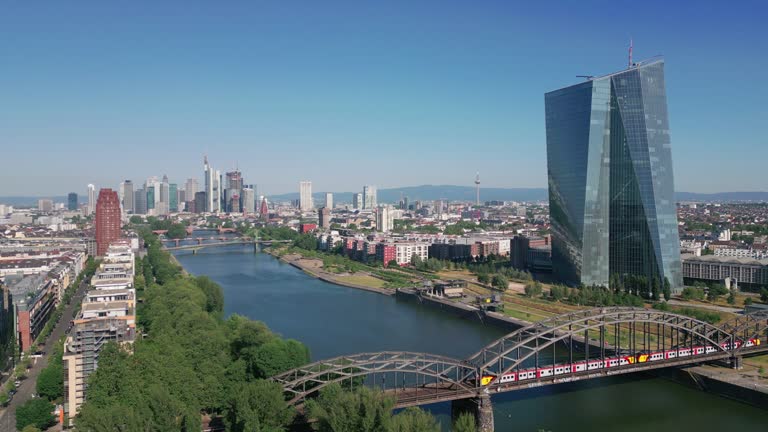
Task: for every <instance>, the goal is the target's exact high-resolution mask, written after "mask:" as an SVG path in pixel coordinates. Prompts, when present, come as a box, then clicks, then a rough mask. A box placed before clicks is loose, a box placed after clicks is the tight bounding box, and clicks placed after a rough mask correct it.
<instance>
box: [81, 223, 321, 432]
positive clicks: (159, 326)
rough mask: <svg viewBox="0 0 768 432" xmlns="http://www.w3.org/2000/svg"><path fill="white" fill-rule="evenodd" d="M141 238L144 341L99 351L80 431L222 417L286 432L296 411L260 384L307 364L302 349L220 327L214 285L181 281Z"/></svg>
mask: <svg viewBox="0 0 768 432" xmlns="http://www.w3.org/2000/svg"><path fill="white" fill-rule="evenodd" d="M143 237H144V239H145V241H146V244H147V246H148V252H147V255H146V257H145V258H144V259H142V260H140V263H139V264H138V265H137V270H139V271H140V274H141V276H142V279H143V281H142V283H143V285H144V289H143V297H144V298H143V303H142V307H141V308H140V310H139V313H138V322H139V325H140V328H141V332H139V333H143V334H145V335H146V337H145V338H138V339H137V340H136V342H134V344H133V346H132V347H126V346H119V345H117V344H115V343H110V344H107V345H105V346H104V347H103V348H102V350H101V353H100V356H99V368H98V369H97V370H96V371H95V372H94V373H93V374H92V375H91V377H90V380H89V383H88V400H87V402H86V403H85V404H84V405H83V407H82V408H81V412H80V415H79V416H78V419H77V428H78V430H82V431H93V432H100V431H104V432H106V431H114V430H120V431H137V432H138V431H145V430H162V431H188V430H200V429H201V414H210V415H212V416H221V417H222V418H223V419H224V422H225V423H226V426H227V428H228V430H231V431H237V432H240V431H257V432H258V431H279V430H284V429H285V427H286V426H287V425H288V424H289V423H290V421H291V420H292V418H293V416H294V412H293V410H292V409H289V408H288V407H287V406H286V405H285V403H284V400H283V394H282V389H281V387H280V386H279V385H277V384H275V383H272V382H269V381H266V380H265V378H267V377H269V376H272V375H274V374H276V373H279V372H282V371H285V370H288V369H291V368H293V367H297V366H299V365H301V364H305V363H307V362H308V361H309V351H308V349H307V348H306V347H305V346H304V345H303V344H301V343H300V342H297V341H294V340H286V339H282V338H281V337H279V336H278V335H276V334H274V333H272V332H271V331H270V330H269V328H267V326H266V325H265V324H263V323H261V322H257V321H252V320H249V319H247V318H244V317H241V316H237V315H233V316H231V317H230V318H228V319H224V318H223V305H224V303H223V294H222V292H221V287H220V286H219V285H217V284H216V283H214V282H213V281H211V280H210V279H208V278H207V277H192V276H187V275H184V274H183V273H182V271H181V269H180V268H179V267H178V266H176V265H174V264H173V263H172V262H171V260H170V256H169V255H168V253H167V252H165V251H163V250H161V249H160V245H159V242H158V241H157V238H156V237H155V236H153V235H152V234H151V233H148V232H144V233H143ZM137 279H138V278H137Z"/></svg>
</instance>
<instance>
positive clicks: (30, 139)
mask: <svg viewBox="0 0 768 432" xmlns="http://www.w3.org/2000/svg"><path fill="white" fill-rule="evenodd" d="M683 3H686V4H683ZM766 16H768V3H765V2H760V1H742V2H722V1H712V2H708V1H704V2H671V1H661V2H657V1H643V2H638V1H626V2H625V1H616V0H613V1H586V0H585V1H578V2H570V1H568V2H565V1H563V2H513V1H497V2H496V1H480V2H477V1H475V2H470V1H461V2H460V1H451V0H440V1H387V2H373V1H360V0H358V1H334V0H326V1H322V2H320V1H273V2H266V1H243V2H210V1H206V2H196V1H183V2H174V1H162V2H159V1H151V2H150V1H146V2H140V1H134V2H104V1H78V2H48V3H47V4H41V3H38V2H28V1H6V2H4V3H3V5H2V6H0V100H2V103H0V149H1V151H0V155H2V157H1V158H0V159H2V162H1V163H0V195H48V194H59V193H65V192H68V191H78V192H81V193H83V192H84V191H85V185H86V184H87V183H94V184H96V185H97V186H99V187H115V186H116V185H117V184H118V183H119V181H120V180H121V179H123V178H130V179H133V180H134V181H135V182H143V180H144V179H146V177H147V176H150V175H162V174H168V176H169V177H170V178H171V180H172V181H177V182H179V183H183V181H184V179H186V178H187V177H190V176H194V177H198V178H200V177H201V176H202V174H201V172H202V155H203V154H204V153H207V154H208V156H209V159H210V160H211V161H212V163H213V164H214V165H216V167H217V168H221V169H222V170H225V169H229V168H231V167H233V166H234V165H235V164H237V165H239V167H240V169H241V170H242V171H243V172H244V175H245V177H246V182H248V183H256V184H259V185H260V190H261V191H263V192H266V193H282V192H289V191H295V190H296V189H297V188H298V181H299V180H302V179H309V180H312V181H313V184H314V189H315V190H316V191H321V190H336V191H349V190H357V189H360V188H361V187H362V185H363V184H366V183H370V184H376V185H378V186H379V187H380V188H385V187H397V186H408V185H418V184H467V185H470V184H471V182H472V180H473V177H474V174H475V171H478V170H479V171H480V173H481V177H482V179H483V183H484V184H485V185H488V186H499V187H544V186H545V185H546V153H545V132H544V93H545V92H547V91H550V90H553V89H556V88H559V87H563V86H566V85H570V84H573V83H576V82H578V81H579V80H580V79H579V78H576V77H575V76H576V75H600V74H604V73H608V72H613V71H616V70H619V69H622V68H623V67H624V66H625V65H626V61H627V59H626V56H627V46H628V42H629V39H630V37H632V38H633V39H634V41H635V43H634V45H635V58H636V59H642V58H646V57H650V56H654V55H657V54H663V55H664V56H665V58H666V74H667V75H666V80H667V97H668V104H669V113H670V123H671V134H672V148H673V150H672V151H673V159H674V166H675V181H676V189H677V190H681V191H694V192H717V191H734V190H766V189H768V187H766V186H767V184H768V182H767V181H766V177H765V174H764V172H765V162H766V160H768V138H767V136H768V135H767V134H766V132H765V125H766V124H768V104H766V100H768V85H767V84H766V82H768V81H766V70H768V68H767V67H766V66H768V64H766V63H768V60H766V58H767V57H766V52H768V30H766V28H765V22H764V19H765V17H766Z"/></svg>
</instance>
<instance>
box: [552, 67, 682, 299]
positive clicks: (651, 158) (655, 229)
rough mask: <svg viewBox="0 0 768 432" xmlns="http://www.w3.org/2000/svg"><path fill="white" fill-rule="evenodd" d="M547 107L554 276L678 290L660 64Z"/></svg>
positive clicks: (591, 82) (610, 78) (584, 88)
mask: <svg viewBox="0 0 768 432" xmlns="http://www.w3.org/2000/svg"><path fill="white" fill-rule="evenodd" d="M545 107H546V108H545V111H546V128H547V165H548V173H549V205H550V215H551V223H552V266H553V270H554V272H555V275H556V276H558V278H559V279H560V280H562V281H563V282H566V283H568V284H571V285H578V284H580V283H583V284H585V285H592V284H596V285H603V286H608V285H609V281H610V280H612V277H621V278H624V277H625V276H627V275H635V276H643V277H645V278H646V280H647V281H648V283H649V284H650V283H652V281H653V279H654V278H655V279H656V280H657V281H658V282H659V284H660V286H663V283H664V279H665V278H666V279H668V280H669V282H670V285H671V286H672V288H679V287H681V286H682V270H681V265H680V241H679V238H678V233H677V213H676V207H675V197H674V181H673V176H672V152H671V144H670V137H669V119H668V116H667V99H666V93H665V90H664V61H663V60H661V59H656V60H651V61H648V62H643V63H638V64H634V65H632V67H630V68H629V69H626V70H624V71H621V72H617V73H614V74H610V75H606V76H601V77H593V78H589V79H588V80H587V81H586V82H583V83H580V84H576V85H573V86H570V87H566V88H563V89H559V90H555V91H552V92H549V93H547V94H546V95H545Z"/></svg>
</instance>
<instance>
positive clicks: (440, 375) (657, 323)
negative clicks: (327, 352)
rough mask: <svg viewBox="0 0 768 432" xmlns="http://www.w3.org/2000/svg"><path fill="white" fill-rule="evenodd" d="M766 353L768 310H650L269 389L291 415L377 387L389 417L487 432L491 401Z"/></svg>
mask: <svg viewBox="0 0 768 432" xmlns="http://www.w3.org/2000/svg"><path fill="white" fill-rule="evenodd" d="M580 337H581V338H583V339H582V340H583V341H587V342H588V343H585V344H583V347H577V345H580V344H579V342H578V339H580ZM590 345H593V346H592V347H590ZM575 348H578V349H575ZM764 352H768V312H767V311H760V312H755V313H752V314H748V315H744V316H740V317H737V318H735V319H733V320H731V321H728V322H726V323H724V324H722V325H720V326H715V325H713V324H709V323H706V322H703V321H699V320H697V319H694V318H691V317H687V316H683V315H678V314H674V313H669V312H663V311H658V310H655V309H642V308H624V307H611V308H598V309H590V310H583V311H577V312H571V313H567V314H564V315H559V316H555V317H552V318H549V319H546V320H543V321H540V322H538V323H535V324H531V325H529V326H527V327H523V328H520V329H518V330H516V331H514V332H512V333H509V334H508V335H506V336H504V337H502V338H500V339H498V340H496V341H495V342H493V343H491V344H490V345H488V346H486V347H484V348H483V349H481V350H480V351H479V352H477V353H475V354H474V355H472V356H470V357H469V358H468V359H466V360H457V359H453V358H450V357H445V356H437V355H432V354H428V353H414V352H392V351H385V352H376V353H362V354H354V355H348V356H340V357H336V358H333V359H329V360H322V361H319V362H315V363H312V364H309V365H306V366H302V367H300V368H297V369H293V370H291V371H288V372H285V373H283V374H280V375H277V376H275V377H272V380H273V381H275V382H278V383H280V384H281V385H282V386H283V390H284V392H285V395H286V399H287V403H288V404H290V405H294V406H301V405H303V403H304V401H305V400H306V399H307V398H308V397H313V396H314V395H315V394H316V393H317V392H318V391H319V390H321V389H322V388H323V387H326V386H328V385H329V384H332V383H339V384H341V385H342V386H345V387H350V388H352V387H354V386H356V385H360V384H363V383H364V384H366V385H368V386H373V387H377V388H380V389H382V390H384V391H385V392H387V393H389V394H391V395H392V396H393V397H394V398H395V403H396V405H395V406H396V407H397V408H403V407H408V406H416V405H423V404H430V403H436V402H446V401H454V402H459V404H463V405H464V406H465V407H466V405H468V404H469V405H470V407H471V408H472V409H473V410H474V411H475V412H476V415H477V418H478V426H480V430H482V431H491V430H493V413H492V410H491V405H490V395H491V394H493V393H500V392H508V391H516V390H522V389H528V388H534V387H541V386H545V385H552V384H559V383H564V382H571V381H579V380H586V379H592V378H600V377H605V376H611V375H620V374H626V373H633V372H639V371H647V370H652V369H659V368H666V367H672V366H685V365H690V364H695V363H702V362H711V361H728V362H730V363H731V364H732V365H733V366H734V367H740V365H741V359H742V357H743V356H745V355H752V354H757V353H764ZM468 401H469V402H468Z"/></svg>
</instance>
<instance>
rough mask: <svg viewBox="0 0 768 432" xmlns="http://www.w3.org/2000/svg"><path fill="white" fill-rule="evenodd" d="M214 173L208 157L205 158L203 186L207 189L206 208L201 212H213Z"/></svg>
mask: <svg viewBox="0 0 768 432" xmlns="http://www.w3.org/2000/svg"><path fill="white" fill-rule="evenodd" d="M214 174H215V173H214V172H213V168H212V167H211V166H210V165H209V164H208V156H203V186H204V187H205V190H204V192H205V208H203V209H201V210H200V211H201V212H213V211H214V208H217V207H218V204H217V205H216V207H214V200H215V198H214V196H213V189H214Z"/></svg>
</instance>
